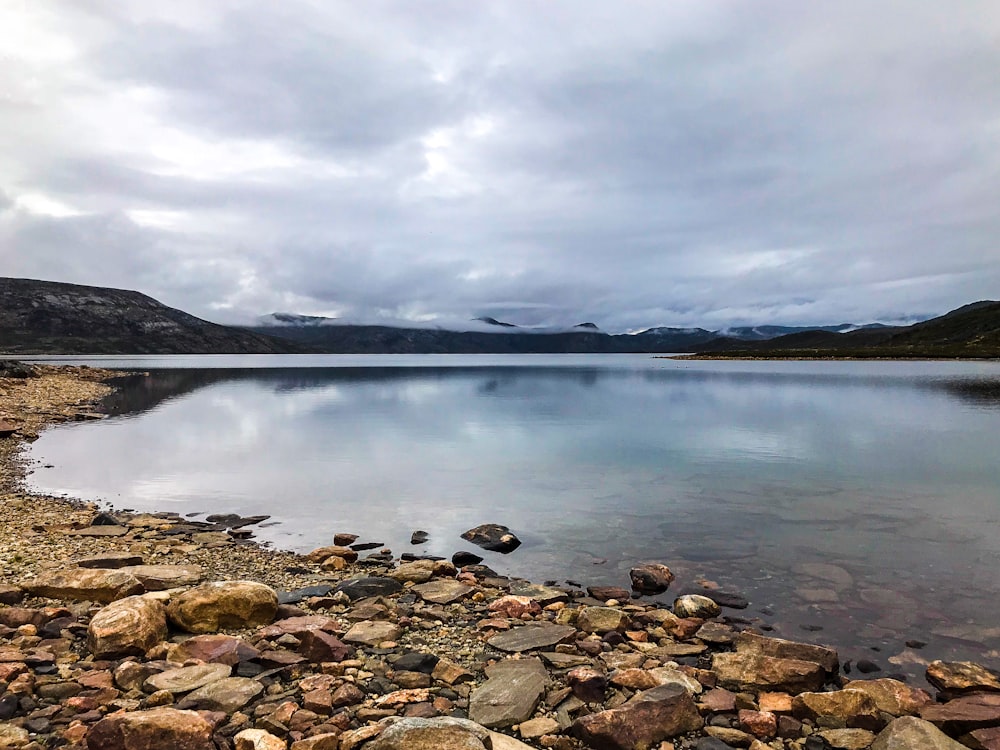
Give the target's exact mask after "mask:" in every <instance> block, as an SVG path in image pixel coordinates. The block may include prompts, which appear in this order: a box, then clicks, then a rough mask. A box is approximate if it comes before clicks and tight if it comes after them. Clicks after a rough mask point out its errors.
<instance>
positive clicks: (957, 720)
mask: <svg viewBox="0 0 1000 750" xmlns="http://www.w3.org/2000/svg"><path fill="white" fill-rule="evenodd" d="M920 718H921V719H925V720H926V721H929V722H931V723H932V724H934V725H935V726H937V727H939V728H940V729H943V730H944V731H945V732H948V733H949V734H961V733H963V732H969V731H971V730H973V729H983V728H986V727H996V726H1000V694H997V693H972V694H969V695H962V696H960V697H958V698H955V699H954V700H950V701H948V702H947V703H935V704H931V705H928V706H924V707H923V708H922V709H920Z"/></svg>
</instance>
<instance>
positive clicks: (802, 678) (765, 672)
mask: <svg viewBox="0 0 1000 750" xmlns="http://www.w3.org/2000/svg"><path fill="white" fill-rule="evenodd" d="M712 671H713V672H714V673H715V675H716V677H717V678H718V680H719V684H720V685H721V686H722V687H725V688H729V689H732V690H738V691H752V692H760V691H765V690H773V691H779V692H788V693H801V692H804V691H811V690H819V689H820V688H821V687H823V683H824V682H825V681H826V674H825V672H824V671H823V668H822V667H821V666H820V665H819V664H816V663H815V662H810V661H802V660H800V659H781V658H778V657H774V656H765V655H763V654H759V653H753V652H751V653H740V652H736V653H720V654H715V655H714V656H713V657H712Z"/></svg>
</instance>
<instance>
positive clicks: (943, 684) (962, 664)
mask: <svg viewBox="0 0 1000 750" xmlns="http://www.w3.org/2000/svg"><path fill="white" fill-rule="evenodd" d="M927 681H928V682H929V683H930V684H931V685H933V686H934V687H936V688H937V689H938V690H940V691H941V692H942V694H944V695H945V696H952V695H960V694H961V693H971V692H1000V680H998V679H997V677H996V675H995V674H993V673H992V672H990V671H989V670H988V669H986V667H984V666H982V665H980V664H976V663H975V662H971V661H932V662H931V663H930V664H928V665H927Z"/></svg>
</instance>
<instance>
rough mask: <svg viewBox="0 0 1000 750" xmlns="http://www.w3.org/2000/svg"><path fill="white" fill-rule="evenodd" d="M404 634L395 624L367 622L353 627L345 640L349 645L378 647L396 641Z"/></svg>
mask: <svg viewBox="0 0 1000 750" xmlns="http://www.w3.org/2000/svg"><path fill="white" fill-rule="evenodd" d="M402 633H403V631H402V630H401V629H400V627H399V626H398V625H396V624H395V623H392V622H386V621H382V620H365V621H363V622H357V623H355V624H354V625H353V626H351V629H350V630H348V631H347V634H346V635H345V636H344V640H345V641H347V642H348V643H360V644H362V645H363V646H377V645H378V644H379V643H382V642H384V641H395V640H396V639H398V638H399V636H400V635H402Z"/></svg>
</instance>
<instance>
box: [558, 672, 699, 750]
mask: <svg viewBox="0 0 1000 750" xmlns="http://www.w3.org/2000/svg"><path fill="white" fill-rule="evenodd" d="M703 725H704V722H703V721H702V718H701V716H699V714H698V709H697V707H696V706H695V704H694V701H693V700H692V698H691V696H690V695H688V693H687V691H685V690H684V689H683V688H680V687H677V686H675V685H664V686H662V687H657V688H653V689H652V690H647V691H645V692H642V693H639V694H638V695H636V696H635V698H633V699H632V700H631V701H629V702H628V703H626V704H625V705H623V706H621V707H619V708H613V709H610V710H607V711H600V712H598V713H595V714H589V715H587V716H584V717H582V718H580V719H578V720H577V721H576V722H575V723H574V724H573V727H572V731H573V735H574V736H575V737H577V738H578V739H580V740H583V741H584V742H585V743H587V746H588V747H591V748H594V750H635V748H650V747H654V746H656V744H657V743H659V742H662V741H663V740H666V739H669V738H670V737H676V736H678V735H681V734H685V733H687V732H693V731H695V730H698V729H701V728H702V726H703Z"/></svg>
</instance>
